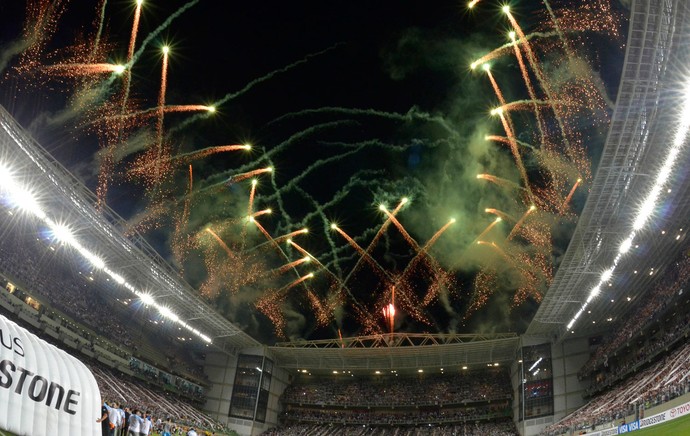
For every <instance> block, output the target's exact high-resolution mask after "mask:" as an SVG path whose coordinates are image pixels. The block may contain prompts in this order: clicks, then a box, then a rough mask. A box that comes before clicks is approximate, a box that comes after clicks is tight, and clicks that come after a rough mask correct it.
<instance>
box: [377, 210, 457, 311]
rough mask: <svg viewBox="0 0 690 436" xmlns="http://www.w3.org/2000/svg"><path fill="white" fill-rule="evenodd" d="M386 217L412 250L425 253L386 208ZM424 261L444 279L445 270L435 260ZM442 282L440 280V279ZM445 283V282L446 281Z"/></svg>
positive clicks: (431, 258)
mask: <svg viewBox="0 0 690 436" xmlns="http://www.w3.org/2000/svg"><path fill="white" fill-rule="evenodd" d="M380 209H381V210H382V211H383V212H384V213H385V214H386V215H388V218H389V219H390V220H391V222H392V223H393V225H395V227H397V228H398V230H399V231H400V233H401V234H402V235H403V238H404V239H405V240H406V241H407V243H408V244H410V246H411V247H412V248H414V249H415V250H416V251H417V253H424V251H423V250H422V248H421V247H420V246H419V244H417V241H415V240H414V239H413V238H412V236H410V234H409V233H407V230H405V228H404V227H403V225H402V224H401V223H400V221H398V219H397V218H396V217H394V216H393V215H392V214H391V213H390V212H389V211H388V210H387V209H386V208H380ZM424 260H425V261H427V262H428V264H429V267H430V268H431V270H432V271H433V273H434V274H435V275H436V277H437V278H438V277H443V276H444V275H445V274H444V273H443V269H442V268H441V266H440V265H439V264H438V262H437V261H436V260H435V259H434V258H433V257H430V256H428V255H425V256H424ZM439 280H440V279H439ZM444 281H445V280H444ZM427 299H428V296H427V297H426V298H425V301H426V300H427Z"/></svg>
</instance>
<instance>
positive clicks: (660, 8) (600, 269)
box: [527, 0, 690, 338]
mask: <svg viewBox="0 0 690 436" xmlns="http://www.w3.org/2000/svg"><path fill="white" fill-rule="evenodd" d="M689 6H690V5H688V3H687V2H686V1H684V0H675V1H667V0H663V1H662V0H646V1H634V2H633V4H632V6H631V17H630V28H629V34H628V42H627V48H626V53H625V62H624V67H623V73H622V77H621V82H620V88H619V91H618V97H617V102H616V106H615V109H614V112H613V116H612V120H611V125H610V129H609V134H608V137H607V140H606V144H605V146H604V150H603V154H602V157H601V161H600V163H599V167H598V169H597V173H596V176H595V179H594V181H593V184H592V187H591V190H590V193H589V196H588V199H587V203H586V204H585V207H584V210H583V212H582V214H581V216H580V218H579V221H578V223H577V227H576V229H575V232H574V234H573V237H572V239H571V241H570V245H569V246H568V249H567V252H566V254H565V256H564V257H563V259H562V261H561V263H560V266H559V267H558V270H557V273H556V276H555V278H554V280H553V283H552V285H551V287H550V288H549V290H548V292H547V293H546V296H545V298H544V300H543V301H542V303H541V305H540V306H539V309H538V311H537V313H536V315H535V317H534V319H533V321H532V323H531V324H530V326H529V328H528V330H527V334H529V335H537V336H546V337H551V338H552V337H554V336H556V337H558V338H563V337H564V333H566V331H568V330H573V331H574V332H575V333H576V334H578V335H580V334H587V333H594V332H596V331H599V330H602V329H604V328H606V324H607V322H611V321H613V322H615V321H616V318H618V317H620V316H622V315H623V314H625V313H626V312H627V311H628V310H629V309H630V308H631V306H632V303H634V300H635V299H636V298H639V297H641V296H642V295H644V293H645V292H647V291H648V290H649V289H650V288H651V286H652V282H653V281H654V280H655V279H656V278H657V277H660V276H661V274H659V272H660V271H662V270H663V268H664V267H665V266H666V265H668V264H669V263H670V262H672V261H673V260H674V259H676V257H677V256H678V254H679V252H680V251H681V250H682V249H683V247H686V246H687V244H686V243H685V241H686V233H687V231H688V230H689V229H688V228H689V227H690V219H689V217H690V195H688V192H690V177H688V174H687V171H686V170H687V168H684V167H686V165H684V163H686V162H687V161H688V151H687V147H683V148H680V153H679V155H678V159H677V162H676V164H675V167H674V169H679V170H680V171H679V170H676V171H674V172H672V173H671V176H670V177H669V179H668V181H667V182H666V183H664V184H663V189H662V190H661V191H660V193H661V194H660V195H659V200H658V201H657V202H656V203H655V204H654V206H655V208H654V212H653V213H652V214H651V217H650V218H649V219H648V220H647V221H646V224H645V225H644V226H643V227H642V228H641V229H639V231H636V233H635V234H634V238H633V239H632V240H631V241H632V246H630V247H629V248H630V251H629V252H625V250H621V244H622V243H624V241H625V240H626V239H627V238H628V237H629V235H631V234H632V233H631V232H633V231H634V228H633V223H634V222H635V220H636V216H638V214H639V213H640V210H641V206H642V202H643V200H645V199H646V198H648V196H649V195H650V192H651V191H652V189H653V187H654V185H655V179H656V180H658V176H657V174H658V173H659V170H660V168H661V167H662V166H663V165H664V164H665V163H666V159H667V157H668V156H669V144H671V143H672V142H673V141H674V135H675V134H676V131H677V130H678V125H679V124H680V123H679V113H680V108H681V107H682V106H683V104H684V103H685V102H684V101H682V94H683V93H684V92H683V91H684V89H683V88H685V86H686V85H685V83H686V82H687V81H688V69H687V65H688V60H689V59H690V58H689V57H688V45H687V41H688V37H690V7H689ZM684 142H687V139H684V140H683V142H681V144H683V143H684ZM621 251H623V252H621ZM612 268H614V270H613V271H612V273H613V274H612V275H611V277H610V278H608V277H607V276H603V275H604V274H605V273H606V271H607V270H611V269H612ZM598 284H601V286H600V287H599V288H597V285H598ZM595 288H597V289H600V290H599V292H596V291H593V290H594V289H595ZM590 295H591V296H592V297H593V298H589V297H590ZM588 299H589V300H590V303H591V304H588ZM585 308H586V310H585ZM589 312H591V313H589ZM577 313H580V314H581V315H582V316H581V317H579V318H578V319H576V320H575V322H573V323H572V324H571V323H570V321H572V320H573V319H574V316H575V315H576V314H577ZM568 324H571V329H567V326H568Z"/></svg>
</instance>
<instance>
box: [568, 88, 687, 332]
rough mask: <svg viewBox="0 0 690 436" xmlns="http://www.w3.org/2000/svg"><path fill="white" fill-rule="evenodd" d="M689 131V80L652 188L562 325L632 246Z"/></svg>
mask: <svg viewBox="0 0 690 436" xmlns="http://www.w3.org/2000/svg"><path fill="white" fill-rule="evenodd" d="M689 133H690V80H689V81H688V82H687V83H686V84H685V89H684V92H683V102H682V109H681V111H680V113H679V115H678V127H677V128H676V131H675V134H674V135H673V141H672V142H671V145H670V147H669V149H668V151H667V153H666V158H665V159H664V162H663V165H662V166H661V167H660V168H659V170H658V171H657V174H656V178H655V179H654V185H652V188H651V189H650V190H649V193H648V194H647V196H646V197H645V199H644V201H642V203H641V205H640V207H639V209H638V210H637V215H636V217H635V219H634V221H633V222H632V230H631V231H630V234H629V235H628V237H627V238H626V239H624V240H623V242H622V243H621V245H620V247H619V249H618V254H617V255H616V257H615V258H614V259H613V264H612V265H611V267H610V268H609V269H607V270H606V271H604V272H603V273H602V275H601V278H600V280H599V283H597V284H596V286H594V287H593V288H592V289H591V290H590V292H589V295H588V296H587V299H586V300H585V302H584V303H583V304H582V306H581V307H580V309H579V310H578V311H577V312H576V313H575V315H574V316H573V318H572V319H571V320H570V322H568V324H567V327H566V328H567V329H568V330H570V329H571V328H573V326H574V325H575V323H576V322H577V320H578V318H579V317H580V315H582V313H583V312H584V311H585V309H586V308H587V306H588V305H589V303H590V302H591V301H592V300H593V299H594V298H595V297H596V296H597V295H598V294H599V292H600V290H601V287H602V286H603V285H604V284H605V283H606V282H608V281H609V280H610V279H611V277H612V276H613V273H614V271H615V269H616V267H617V266H618V263H619V262H620V260H621V258H622V257H623V255H624V254H626V253H627V252H628V251H629V250H630V248H631V247H632V244H633V241H634V239H635V236H636V234H637V232H639V231H640V230H642V229H643V228H644V226H645V224H646V223H647V222H648V221H649V219H650V218H651V217H652V215H653V214H654V210H655V209H656V206H657V203H658V202H659V198H660V196H661V193H662V191H663V190H664V185H665V184H666V183H667V182H668V181H669V179H670V177H671V175H672V174H673V169H674V167H675V166H676V161H677V160H678V156H679V155H680V152H681V149H682V147H683V145H684V144H685V140H686V138H687V136H688V134H689ZM667 192H668V190H667ZM611 302H613V300H611Z"/></svg>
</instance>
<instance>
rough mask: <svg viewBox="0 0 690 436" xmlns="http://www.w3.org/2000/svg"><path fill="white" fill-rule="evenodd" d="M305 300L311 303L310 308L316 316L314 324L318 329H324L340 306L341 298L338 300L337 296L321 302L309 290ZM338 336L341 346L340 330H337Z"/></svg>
mask: <svg viewBox="0 0 690 436" xmlns="http://www.w3.org/2000/svg"><path fill="white" fill-rule="evenodd" d="M307 298H308V299H309V302H310V303H311V307H312V309H313V311H314V314H315V316H316V323H317V325H318V326H319V327H326V326H327V325H328V323H329V322H331V320H332V319H333V313H334V311H335V308H336V307H337V306H339V305H340V304H342V301H341V300H342V298H340V297H339V296H338V295H336V296H334V297H333V298H328V297H326V298H325V299H324V300H321V299H319V297H317V296H316V294H314V293H313V292H312V291H311V290H307ZM338 335H339V337H340V343H341V346H342V343H343V337H342V334H341V333H340V329H338Z"/></svg>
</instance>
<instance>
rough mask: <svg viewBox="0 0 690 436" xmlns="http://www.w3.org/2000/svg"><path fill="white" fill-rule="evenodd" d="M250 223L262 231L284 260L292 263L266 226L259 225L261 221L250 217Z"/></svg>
mask: <svg viewBox="0 0 690 436" xmlns="http://www.w3.org/2000/svg"><path fill="white" fill-rule="evenodd" d="M249 221H250V222H252V223H254V225H255V226H256V228H257V229H259V231H260V232H261V233H263V234H264V236H265V237H266V239H267V240H268V242H269V243H270V244H271V245H272V246H273V247H274V248H275V249H276V250H277V251H278V253H280V255H281V256H283V258H284V259H285V260H286V261H287V262H290V257H289V256H288V255H287V254H286V253H285V251H283V249H282V248H280V245H279V244H278V242H276V240H275V239H273V238H272V237H271V234H270V233H268V230H266V229H265V228H264V226H262V225H261V224H260V223H259V221H257V220H255V219H254V218H253V217H250V218H249ZM295 272H296V273H297V275H299V273H298V272H297V271H295Z"/></svg>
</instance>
